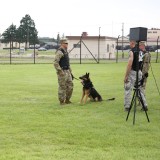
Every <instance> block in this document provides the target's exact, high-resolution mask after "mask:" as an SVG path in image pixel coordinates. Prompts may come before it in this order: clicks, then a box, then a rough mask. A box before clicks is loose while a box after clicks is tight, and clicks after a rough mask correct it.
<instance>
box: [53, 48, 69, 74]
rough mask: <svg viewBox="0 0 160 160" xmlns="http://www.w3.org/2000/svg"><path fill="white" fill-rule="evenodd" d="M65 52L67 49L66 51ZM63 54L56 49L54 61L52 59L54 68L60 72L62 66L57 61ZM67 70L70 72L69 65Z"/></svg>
mask: <svg viewBox="0 0 160 160" xmlns="http://www.w3.org/2000/svg"><path fill="white" fill-rule="evenodd" d="M66 52H67V51H66ZM63 56H64V54H63V52H62V51H61V50H59V49H58V50H57V51H56V53H55V58H54V61H53V65H54V67H55V69H56V71H57V72H60V71H62V68H61V67H60V65H59V62H60V59H61V58H62V57H63ZM69 70H70V72H71V68H70V67H69Z"/></svg>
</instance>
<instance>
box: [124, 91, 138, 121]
mask: <svg viewBox="0 0 160 160" xmlns="http://www.w3.org/2000/svg"><path fill="white" fill-rule="evenodd" d="M135 93H136V92H135V90H134V93H133V97H132V101H131V104H130V107H129V110H128V114H127V117H126V121H127V120H128V117H129V114H130V111H131V109H132V106H133V102H134V101H135V98H136V94H135Z"/></svg>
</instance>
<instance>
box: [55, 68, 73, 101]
mask: <svg viewBox="0 0 160 160" xmlns="http://www.w3.org/2000/svg"><path fill="white" fill-rule="evenodd" d="M63 72H64V75H61V74H59V73H57V76H58V84H59V88H58V99H59V101H61V102H64V101H65V100H70V98H71V96H72V92H73V82H72V76H71V73H70V71H69V70H63Z"/></svg>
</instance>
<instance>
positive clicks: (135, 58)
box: [131, 47, 142, 71]
mask: <svg viewBox="0 0 160 160" xmlns="http://www.w3.org/2000/svg"><path fill="white" fill-rule="evenodd" d="M131 51H132V52H133V63H132V70H134V71H136V70H137V61H139V57H138V52H137V50H136V47H134V48H132V49H131ZM141 64H142V62H141V61H139V62H138V70H139V69H140V68H141Z"/></svg>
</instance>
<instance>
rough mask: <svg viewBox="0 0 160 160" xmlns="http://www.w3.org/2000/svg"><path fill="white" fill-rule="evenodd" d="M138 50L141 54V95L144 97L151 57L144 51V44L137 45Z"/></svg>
mask: <svg viewBox="0 0 160 160" xmlns="http://www.w3.org/2000/svg"><path fill="white" fill-rule="evenodd" d="M139 49H140V51H141V52H142V53H143V63H142V66H141V71H142V77H143V83H142V88H143V93H144V95H145V89H146V83H147V78H148V71H149V67H150V61H151V55H150V53H149V52H147V51H146V49H145V44H144V43H143V42H140V43H139Z"/></svg>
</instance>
